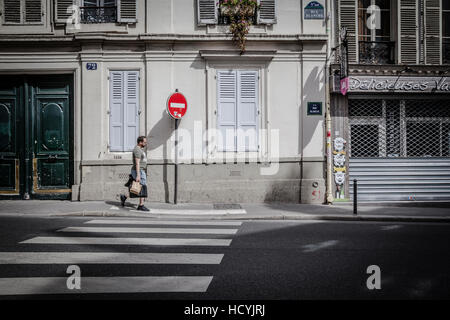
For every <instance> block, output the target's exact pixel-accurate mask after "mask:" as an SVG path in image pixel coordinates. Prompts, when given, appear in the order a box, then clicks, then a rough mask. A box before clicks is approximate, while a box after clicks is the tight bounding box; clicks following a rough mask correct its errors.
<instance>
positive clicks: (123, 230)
mask: <svg viewBox="0 0 450 320" xmlns="http://www.w3.org/2000/svg"><path fill="white" fill-rule="evenodd" d="M58 232H88V233H182V234H235V233H236V232H237V229H191V228H110V227H68V228H64V229H61V230H58Z"/></svg>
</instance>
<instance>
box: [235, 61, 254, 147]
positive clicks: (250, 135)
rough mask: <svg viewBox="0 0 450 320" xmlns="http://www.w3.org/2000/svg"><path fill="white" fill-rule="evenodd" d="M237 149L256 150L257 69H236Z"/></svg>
mask: <svg viewBox="0 0 450 320" xmlns="http://www.w3.org/2000/svg"><path fill="white" fill-rule="evenodd" d="M237 87H238V104H237V124H238V125H237V149H238V151H258V109H259V106H258V71H244V70H241V71H238V86H237Z"/></svg>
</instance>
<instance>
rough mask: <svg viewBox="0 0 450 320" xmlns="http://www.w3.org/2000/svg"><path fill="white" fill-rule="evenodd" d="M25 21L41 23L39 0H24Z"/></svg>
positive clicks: (40, 2)
mask: <svg viewBox="0 0 450 320" xmlns="http://www.w3.org/2000/svg"><path fill="white" fill-rule="evenodd" d="M25 22H27V23H42V1H41V0H25Z"/></svg>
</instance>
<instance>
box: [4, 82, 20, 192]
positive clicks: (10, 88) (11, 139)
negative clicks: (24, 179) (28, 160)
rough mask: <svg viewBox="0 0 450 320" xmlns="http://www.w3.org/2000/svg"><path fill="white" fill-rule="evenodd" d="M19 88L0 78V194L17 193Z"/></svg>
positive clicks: (13, 83)
mask: <svg viewBox="0 0 450 320" xmlns="http://www.w3.org/2000/svg"><path fill="white" fill-rule="evenodd" d="M19 91H20V88H19V86H17V84H16V83H15V82H14V81H11V79H7V78H6V77H1V78H0V194H11V195H14V194H17V195H18V194H19V167H18V166H19V163H20V162H19V153H18V152H17V143H16V141H17V139H18V138H19V137H17V129H16V124H19V119H17V116H18V109H19V107H20V99H19Z"/></svg>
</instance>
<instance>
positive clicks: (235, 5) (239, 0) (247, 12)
mask: <svg viewBox="0 0 450 320" xmlns="http://www.w3.org/2000/svg"><path fill="white" fill-rule="evenodd" d="M258 7H259V6H258V2H257V0H223V1H221V2H220V10H221V13H222V14H223V15H224V16H226V17H228V19H229V21H230V32H231V34H232V35H233V41H234V42H235V43H236V45H237V46H238V47H239V49H240V50H241V54H242V53H244V52H245V45H246V41H247V35H248V32H249V30H250V25H252V24H253V19H254V17H255V15H256V10H258Z"/></svg>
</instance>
